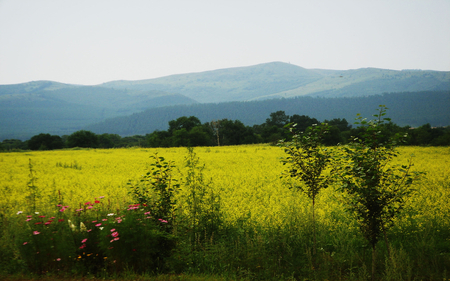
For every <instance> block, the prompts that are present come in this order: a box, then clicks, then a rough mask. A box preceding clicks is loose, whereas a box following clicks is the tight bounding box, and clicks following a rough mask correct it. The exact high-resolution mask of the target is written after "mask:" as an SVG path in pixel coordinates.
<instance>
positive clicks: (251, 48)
mask: <svg viewBox="0 0 450 281" xmlns="http://www.w3.org/2000/svg"><path fill="white" fill-rule="evenodd" d="M272 61H282V62H290V63H292V64H295V65H298V66H301V67H305V68H323V69H341V70H344V69H355V68H363V67H377V68H387V69H397V70H400V69H430V70H445V71H450V0H367V1H366V0H353V1H350V0H329V1H328V0H314V1H313V0H305V1H303V0H292V1H289V0H271V1H265V0H238V1H234V0H226V1H222V0H220V1H215V0H204V1H201V0H158V1H153V0H122V1H119V0H86V1H85V0H0V84H13V83H21V82H28V81H33V80H52V81H58V82H63V83H73V84H85V85H93V84H100V83H103V82H107V81H112V80H121V79H124V80H139V79H148V78H156V77H161V76H166V75H171V74H179V73H189V72H201V71H207V70H214V69H220V68H228V67H238V66H248V65H254V64H260V63H266V62H272Z"/></svg>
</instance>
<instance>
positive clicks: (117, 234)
mask: <svg viewBox="0 0 450 281" xmlns="http://www.w3.org/2000/svg"><path fill="white" fill-rule="evenodd" d="M111 236H112V237H117V236H119V232H117V231H116V232H113V233H111Z"/></svg>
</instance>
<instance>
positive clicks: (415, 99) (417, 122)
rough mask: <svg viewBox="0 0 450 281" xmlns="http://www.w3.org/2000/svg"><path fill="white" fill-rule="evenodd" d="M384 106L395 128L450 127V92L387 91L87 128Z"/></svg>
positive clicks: (153, 112)
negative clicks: (189, 118)
mask: <svg viewBox="0 0 450 281" xmlns="http://www.w3.org/2000/svg"><path fill="white" fill-rule="evenodd" d="M380 104H384V105H386V106H387V107H389V108H390V109H391V110H390V112H389V113H390V118H391V119H392V121H393V122H394V123H395V124H397V125H399V126H407V125H409V126H412V127H417V126H421V125H423V124H427V123H429V124H430V125H431V126H448V125H450V111H449V110H448V109H449V108H450V91H447V92H415V93H391V94H383V95H375V96H368V97H354V98H313V97H297V98H290V99H272V100H263V101H249V102H228V103H212V104H193V105H189V106H186V105H183V106H171V107H162V108H155V109H149V110H146V111H144V112H141V113H135V114H132V115H130V116H126V117H119V118H112V119H108V120H106V121H103V122H100V123H98V124H95V125H91V126H86V127H85V129H86V130H90V131H93V132H95V133H109V134H119V135H123V136H129V135H145V134H148V133H151V132H153V131H155V130H167V128H168V125H167V124H168V122H169V121H170V120H174V119H177V118H179V117H181V116H196V117H197V118H199V119H200V121H201V122H209V121H212V120H219V119H225V118H226V119H231V120H235V119H237V120H240V121H242V122H243V123H244V124H245V125H247V126H252V125H255V124H261V123H264V121H265V120H266V118H267V116H269V115H270V113H272V112H276V111H279V110H282V111H285V112H286V114H288V115H293V114H298V115H307V116H310V117H313V118H316V119H318V120H320V121H323V120H325V119H328V120H330V119H333V118H346V119H347V120H349V122H350V123H353V120H354V118H355V115H356V113H361V114H362V115H363V116H371V115H372V114H373V109H374V108H377V107H378V105H380Z"/></svg>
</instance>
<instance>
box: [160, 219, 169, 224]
mask: <svg viewBox="0 0 450 281" xmlns="http://www.w3.org/2000/svg"><path fill="white" fill-rule="evenodd" d="M158 220H159V221H160V222H162V223H167V221H166V220H163V219H158Z"/></svg>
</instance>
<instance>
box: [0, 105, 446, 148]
mask: <svg viewBox="0 0 450 281" xmlns="http://www.w3.org/2000/svg"><path fill="white" fill-rule="evenodd" d="M369 119H371V118H369ZM322 122H323V123H328V124H329V125H330V126H331V129H330V133H329V134H328V135H327V136H326V137H325V139H324V141H323V144H324V145H337V144H339V143H341V144H345V143H346V142H347V141H348V139H349V138H350V137H358V136H359V135H360V134H361V133H362V132H363V130H362V129H361V127H352V125H351V124H350V123H349V122H348V121H347V120H346V119H345V118H343V119H341V118H334V119H330V120H323V121H322ZM318 123H321V121H319V120H317V119H316V118H312V117H309V116H306V115H298V114H294V115H292V116H290V115H287V114H286V113H285V111H276V112H273V113H271V114H270V116H269V118H267V119H266V121H265V122H264V123H262V124H259V125H253V126H246V125H244V123H243V122H241V121H240V120H228V119H220V120H215V121H210V122H205V123H202V122H201V121H200V120H199V119H198V118H197V117H195V116H189V117H187V116H182V117H179V118H177V119H175V120H171V121H169V122H168V126H169V129H168V130H161V131H160V130H156V131H154V132H152V133H149V134H145V135H134V136H129V137H121V136H120V135H118V134H109V133H103V134H95V133H93V132H91V131H87V130H80V131H77V132H74V133H73V134H71V135H65V136H63V137H60V136H56V135H50V134H46V133H42V134H39V135H35V136H33V137H32V138H31V139H29V140H27V141H24V142H23V141H21V140H17V139H9V140H4V141H3V142H2V143H0V151H11V150H28V149H29V150H53V149H62V148H74V147H86V148H119V147H133V146H139V147H178V146H220V145H241V144H256V143H271V144H276V143H277V142H278V141H279V140H281V139H289V138H290V137H291V132H290V131H289V130H288V129H287V128H286V127H287V126H288V125H289V124H297V126H296V129H297V130H298V132H305V131H307V130H309V128H310V127H311V126H313V125H314V124H318ZM382 128H383V135H385V136H392V135H394V134H397V133H401V134H407V135H408V137H407V141H406V143H404V145H432V146H448V145H450V126H447V127H431V125H430V124H428V123H427V124H424V125H422V126H420V127H418V128H411V127H409V126H404V127H400V126H398V125H396V124H394V123H392V122H389V123H386V124H385V125H383V127H382Z"/></svg>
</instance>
